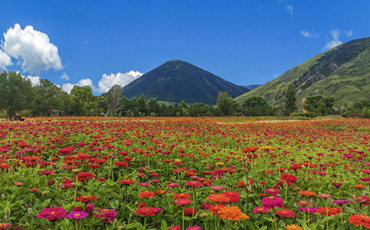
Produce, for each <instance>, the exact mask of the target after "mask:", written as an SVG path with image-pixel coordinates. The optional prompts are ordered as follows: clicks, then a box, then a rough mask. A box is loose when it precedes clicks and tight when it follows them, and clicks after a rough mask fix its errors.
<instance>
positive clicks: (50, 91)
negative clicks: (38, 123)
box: [33, 79, 63, 116]
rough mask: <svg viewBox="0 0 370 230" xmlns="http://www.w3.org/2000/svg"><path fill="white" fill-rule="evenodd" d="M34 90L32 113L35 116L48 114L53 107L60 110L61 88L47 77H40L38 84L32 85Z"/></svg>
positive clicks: (61, 103) (61, 102)
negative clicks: (34, 98)
mask: <svg viewBox="0 0 370 230" xmlns="http://www.w3.org/2000/svg"><path fill="white" fill-rule="evenodd" d="M34 89H35V92H36V100H35V108H34V110H33V114H34V115H36V116H49V115H50V114H51V113H52V112H53V109H57V110H61V107H62V105H63V101H62V100H61V97H60V96H61V94H62V89H61V88H59V87H58V86H57V85H55V84H54V83H53V82H51V81H49V80H48V79H40V84H39V85H36V86H35V87H34Z"/></svg>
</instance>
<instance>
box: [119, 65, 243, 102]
mask: <svg viewBox="0 0 370 230" xmlns="http://www.w3.org/2000/svg"><path fill="white" fill-rule="evenodd" d="M220 91H222V92H223V91H226V92H228V93H229V95H230V96H232V97H236V96H239V95H241V94H243V93H245V92H247V91H248V89H247V88H244V87H242V86H237V85H235V84H233V83H231V82H228V81H226V80H224V79H222V78H220V77H218V76H216V75H214V74H212V73H210V72H207V71H205V70H203V69H200V68H198V67H196V66H194V65H192V64H190V63H187V62H184V61H180V60H173V61H168V62H166V63H164V64H163V65H161V66H159V67H157V68H155V69H153V70H151V71H149V72H148V73H146V74H144V75H143V76H141V77H140V78H138V79H137V80H135V81H133V82H131V83H130V84H128V85H126V86H125V87H124V88H123V95H124V96H126V97H128V98H133V97H140V96H141V95H142V94H143V95H144V96H145V97H146V98H156V99H157V100H159V101H171V102H176V103H180V102H181V101H185V102H187V103H199V102H201V103H205V104H215V103H216V100H217V96H218V93H219V92H220Z"/></svg>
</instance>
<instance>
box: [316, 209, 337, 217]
mask: <svg viewBox="0 0 370 230" xmlns="http://www.w3.org/2000/svg"><path fill="white" fill-rule="evenodd" d="M316 212H318V213H321V214H323V215H324V216H336V215H338V214H339V213H340V207H336V208H330V207H320V208H318V209H317V211H316Z"/></svg>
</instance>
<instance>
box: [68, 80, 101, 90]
mask: <svg viewBox="0 0 370 230" xmlns="http://www.w3.org/2000/svg"><path fill="white" fill-rule="evenodd" d="M75 85H78V86H87V85H88V86H90V87H91V88H92V90H94V91H96V88H95V87H94V85H93V82H92V80H91V79H90V78H86V79H81V80H80V81H79V82H78V83H77V84H72V83H69V82H68V83H65V84H63V85H62V90H63V91H65V92H67V93H71V91H72V89H73V86H75Z"/></svg>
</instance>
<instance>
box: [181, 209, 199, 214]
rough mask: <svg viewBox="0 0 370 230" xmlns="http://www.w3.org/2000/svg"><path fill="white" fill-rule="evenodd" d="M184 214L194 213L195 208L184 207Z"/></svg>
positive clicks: (195, 211)
mask: <svg viewBox="0 0 370 230" xmlns="http://www.w3.org/2000/svg"><path fill="white" fill-rule="evenodd" d="M183 212H184V214H185V215H193V214H194V215H195V214H196V213H197V212H198V211H197V210H196V209H193V208H184V211H183Z"/></svg>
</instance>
